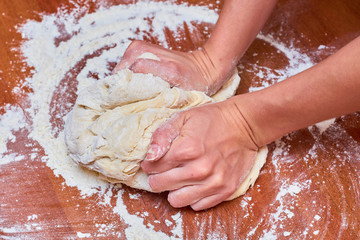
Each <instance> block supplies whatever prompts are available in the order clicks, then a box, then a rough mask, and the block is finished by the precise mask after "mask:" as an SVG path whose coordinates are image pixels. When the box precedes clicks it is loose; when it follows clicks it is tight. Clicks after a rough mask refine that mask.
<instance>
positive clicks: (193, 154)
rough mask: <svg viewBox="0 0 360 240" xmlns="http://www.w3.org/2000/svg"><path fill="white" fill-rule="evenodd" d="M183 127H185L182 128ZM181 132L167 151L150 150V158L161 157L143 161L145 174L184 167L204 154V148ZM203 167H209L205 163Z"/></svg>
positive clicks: (159, 149)
mask: <svg viewBox="0 0 360 240" xmlns="http://www.w3.org/2000/svg"><path fill="white" fill-rule="evenodd" d="M185 127H186V126H184V127H183V128H185ZM182 132H183V129H182V130H181V133H180V134H181V135H179V136H178V137H176V138H175V140H173V141H172V143H171V147H170V149H169V150H166V149H161V148H156V147H155V149H156V150H151V154H149V157H150V158H151V157H152V158H153V159H157V158H156V157H154V156H155V155H157V156H160V155H162V157H160V158H159V159H158V160H151V161H143V163H142V167H143V170H144V171H145V172H146V173H148V174H157V173H162V172H165V171H169V170H170V169H172V168H175V167H179V166H184V164H185V163H186V162H189V161H192V160H196V159H198V158H201V156H203V154H204V152H205V148H204V146H203V145H201V144H199V143H198V141H197V140H196V139H195V138H194V137H192V136H188V135H185V136H184V135H183V133H182ZM185 132H186V131H185ZM165 141H166V140H165ZM167 142H169V141H167ZM152 149H153V147H152ZM161 151H164V152H165V153H164V154H162V152H161ZM159 152H160V153H159ZM153 153H154V154H153ZM204 166H210V165H209V164H206V163H205V164H204ZM206 168H207V167H206ZM197 171H198V170H197ZM202 172H204V170H202Z"/></svg>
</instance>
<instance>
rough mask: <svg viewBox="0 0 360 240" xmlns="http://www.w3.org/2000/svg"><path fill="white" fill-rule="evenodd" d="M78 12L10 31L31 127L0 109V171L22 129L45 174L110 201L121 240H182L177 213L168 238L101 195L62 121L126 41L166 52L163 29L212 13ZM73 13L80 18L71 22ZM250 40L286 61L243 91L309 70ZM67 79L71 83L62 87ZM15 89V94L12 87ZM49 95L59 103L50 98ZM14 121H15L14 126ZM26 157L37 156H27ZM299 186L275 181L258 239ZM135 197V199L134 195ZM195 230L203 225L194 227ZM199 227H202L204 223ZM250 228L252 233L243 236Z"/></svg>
mask: <svg viewBox="0 0 360 240" xmlns="http://www.w3.org/2000/svg"><path fill="white" fill-rule="evenodd" d="M85 9H86V7H77V8H75V9H73V10H72V11H71V12H67V11H64V10H61V9H59V13H57V14H52V15H42V16H41V17H42V20H41V21H39V22H38V21H33V20H30V21H27V22H26V23H24V24H23V25H21V26H18V31H19V32H20V33H21V34H22V36H23V39H24V42H23V44H22V46H21V49H20V51H21V53H22V55H23V56H24V58H25V62H26V63H27V65H28V66H29V67H32V68H33V71H32V76H30V77H28V78H27V79H26V80H25V83H24V84H25V85H28V86H29V87H31V89H32V90H33V92H32V93H31V94H29V96H28V98H29V101H30V108H29V109H26V112H25V114H28V116H30V119H32V122H31V123H28V122H27V120H26V117H25V116H24V112H23V111H22V109H20V108H18V107H16V106H10V105H8V106H6V109H5V110H6V111H5V112H6V114H5V115H3V116H1V118H0V133H1V134H0V136H1V138H0V154H1V162H0V168H1V166H4V165H6V164H8V163H10V162H12V161H21V160H23V159H24V156H21V155H20V154H17V153H11V152H9V149H8V148H7V145H8V143H9V142H14V141H15V140H16V137H15V135H14V134H13V133H14V132H16V131H20V130H21V129H24V128H26V129H27V130H28V131H29V132H30V135H29V137H30V138H31V139H33V140H35V141H36V142H38V143H39V144H40V145H41V146H42V147H43V148H44V151H45V154H46V155H45V157H42V161H44V162H45V163H46V165H47V166H49V167H50V168H51V169H52V170H53V172H54V174H55V175H56V176H61V177H63V178H64V180H65V184H66V185H67V186H71V187H76V188H77V189H78V190H79V191H80V192H81V195H82V196H83V197H84V198H86V197H88V196H93V195H94V194H95V195H99V196H101V198H100V197H99V198H100V199H103V200H102V201H103V204H107V205H109V206H112V205H111V204H110V199H111V198H112V197H115V198H116V199H117V200H116V204H115V206H114V207H113V212H114V213H115V214H118V215H119V216H120V217H121V219H122V220H123V222H124V223H125V224H126V225H127V226H128V227H127V228H126V229H125V234H126V237H127V238H128V239H182V238H184V236H183V219H182V216H181V214H180V212H177V213H176V214H174V215H173V216H172V219H171V221H170V220H167V222H166V224H167V225H168V226H171V227H172V230H171V231H170V232H171V234H170V235H169V234H165V233H163V232H160V231H156V230H154V229H155V228H154V227H153V226H152V225H151V224H149V223H145V221H144V219H143V218H142V217H141V215H140V214H135V215H134V214H130V213H129V212H128V209H127V206H126V205H125V203H124V201H123V190H120V191H118V192H117V193H116V196H113V195H112V193H111V191H109V188H112V187H113V186H112V185H110V184H109V183H107V182H104V181H102V180H101V179H99V178H98V177H97V175H96V174H92V173H90V172H88V171H84V170H83V169H81V168H79V167H78V166H77V165H75V164H74V163H73V162H72V161H71V159H70V158H69V157H68V156H67V154H66V148H65V143H64V133H63V123H64V119H66V116H67V114H68V112H69V111H70V110H71V108H72V106H73V103H74V101H75V100H74V97H76V91H75V89H77V91H79V90H80V89H83V88H84V87H86V86H89V85H92V84H93V83H94V82H95V81H96V80H97V79H99V78H103V77H105V76H108V75H109V74H111V70H112V69H111V68H112V66H114V63H116V62H118V61H119V60H120V59H121V56H122V55H123V53H124V51H125V50H126V48H127V47H128V45H129V44H130V43H131V41H132V40H133V39H143V38H145V37H148V36H149V33H151V36H152V37H155V38H156V39H157V40H158V42H159V43H160V44H161V45H163V46H164V47H168V44H167V41H166V35H165V29H167V31H171V32H172V34H173V35H174V37H175V39H176V38H181V37H180V35H177V33H178V32H179V29H180V30H183V28H184V26H185V24H184V23H186V27H187V28H189V31H190V32H192V31H198V30H197V29H196V24H198V23H204V22H205V23H209V24H215V23H216V21H217V18H218V14H217V12H216V11H214V10H211V9H209V8H208V7H205V6H189V5H186V4H182V5H176V4H174V3H166V2H157V3H156V2H138V3H135V4H130V5H118V6H111V7H99V8H98V9H97V10H96V11H95V12H93V13H86V10H85ZM79 12H85V13H86V14H84V15H83V16H82V17H79V16H80V14H79ZM258 38H259V39H261V40H263V41H265V42H267V43H268V44H271V45H272V46H274V47H275V48H277V49H278V50H279V51H280V52H281V53H282V54H284V55H285V56H286V57H287V58H288V59H289V64H288V67H286V68H285V69H282V70H276V71H277V72H276V74H275V75H271V74H272V71H270V70H269V69H267V68H265V67H261V66H257V67H256V71H257V72H256V74H257V75H258V76H259V77H263V78H264V80H266V81H264V84H263V85H262V86H256V87H251V88H250V91H256V90H259V89H261V88H264V87H267V86H269V85H271V84H273V83H275V82H278V81H281V80H284V79H285V78H287V77H289V76H291V75H294V74H296V73H297V72H300V71H302V70H304V69H306V68H308V67H311V66H312V65H313V62H312V61H311V60H310V58H309V57H308V56H306V55H304V54H302V53H300V52H299V51H297V50H296V49H295V48H293V47H292V46H288V45H286V44H284V43H281V42H279V41H277V40H276V39H274V38H273V37H272V36H270V35H262V34H260V35H259V36H258ZM180 40H181V39H180ZM16 51H17V50H16ZM79 62H80V63H82V66H81V67H79V65H78V64H79ZM75 73H76V75H74V74H75ZM68 78H71V79H73V80H74V81H73V82H71V83H70V82H67V81H66V79H68ZM64 79H65V80H64ZM75 80H76V81H75ZM59 86H60V87H59ZM14 91H15V90H14ZM16 91H19V90H18V89H16ZM55 93H56V94H57V96H60V97H61V99H58V100H56V99H55V100H54V99H53V97H54V94H55ZM14 119H16V121H15V122H14V121H13V120H14ZM54 122H56V123H54ZM321 131H325V129H322V130H321ZM277 146H278V147H277V150H276V151H278V152H279V154H278V156H280V155H281V153H283V152H284V151H285V150H284V149H283V148H282V146H283V145H281V144H278V145H277ZM34 154H37V152H36V151H34ZM33 158H35V156H34V157H32V159H33ZM307 188H308V185H307V184H306V182H303V183H301V184H300V183H284V184H283V186H282V187H281V191H280V192H279V193H278V198H277V199H276V201H277V202H278V203H279V204H280V207H279V210H278V212H276V213H274V215H273V216H272V217H273V218H274V219H272V220H273V222H274V225H273V226H272V227H271V228H270V229H269V231H268V232H265V233H264V235H263V236H264V238H266V236H270V235H271V234H272V231H275V230H276V228H277V227H278V225H280V224H281V221H282V220H284V219H286V218H291V217H292V214H293V213H291V212H290V211H291V209H290V208H287V207H286V206H285V205H284V204H282V199H283V198H284V197H285V196H296V195H297V194H298V193H299V192H300V191H301V190H302V189H307ZM133 197H134V196H133ZM138 197H140V196H135V197H134V198H138ZM250 200H251V199H250ZM243 201H244V202H243V203H242V204H241V206H242V207H250V206H249V205H248V204H247V202H248V201H249V199H246V198H244V200H243ZM284 214H286V215H284ZM28 218H29V219H28V220H29V221H32V222H33V221H36V220H37V216H36V215H30V216H29V217H28ZM0 221H1V219H0ZM32 224H33V223H32ZM199 225H200V226H202V225H203V224H201V223H199ZM29 226H30V225H29ZM29 226H24V227H23V229H20V228H21V227H20V226H14V227H12V228H3V229H2V231H4V232H14V231H15V232H16V231H24V229H25V230H26V228H30V229H32V228H36V229H41V226H38V225H36V224H35V225H34V224H33V225H31V226H30V227H29ZM96 227H97V228H98V235H92V234H90V233H85V232H77V237H78V238H93V237H97V236H104V235H101V234H104V232H106V231H107V230H109V229H110V228H111V227H110V226H106V225H97V226H96ZM203 227H204V228H206V226H203ZM201 231H202V230H200V233H201ZM255 231H256V228H254V229H253V230H252V232H250V233H249V237H250V236H251V235H252V234H253V233H254V232H255ZM285 234H287V233H285ZM271 236H272V235H271ZM203 237H204V238H207V239H216V238H221V236H219V235H218V233H214V234H213V235H209V234H208V233H207V235H206V236H205V235H204V236H203ZM270 238H271V237H270Z"/></svg>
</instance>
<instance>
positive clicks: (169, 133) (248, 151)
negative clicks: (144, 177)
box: [141, 100, 258, 210]
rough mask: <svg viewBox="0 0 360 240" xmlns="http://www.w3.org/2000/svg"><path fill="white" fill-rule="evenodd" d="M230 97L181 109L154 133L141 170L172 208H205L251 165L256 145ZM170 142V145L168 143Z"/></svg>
mask: <svg viewBox="0 0 360 240" xmlns="http://www.w3.org/2000/svg"><path fill="white" fill-rule="evenodd" d="M249 131H251V130H250V129H249V128H248V125H247V122H246V120H245V119H243V117H242V115H241V114H239V110H238V108H237V107H236V106H235V104H234V103H232V102H231V101H230V100H227V101H224V102H221V103H214V104H208V105H205V106H201V107H196V108H193V109H190V110H188V111H184V112H180V113H178V114H177V115H175V116H174V117H173V118H172V119H170V120H169V121H167V122H165V123H164V124H163V125H162V126H160V127H159V128H158V129H157V130H156V131H155V132H154V134H153V136H152V140H151V144H150V149H149V151H148V154H147V156H146V158H145V160H144V161H143V162H142V165H141V167H142V169H143V170H144V171H145V172H146V173H148V174H150V177H149V184H150V187H151V188H152V190H153V191H155V192H162V191H170V193H169V196H168V201H169V202H170V204H171V205H172V206H173V207H184V206H187V205H190V206H191V207H192V208H193V209H194V210H202V209H206V208H209V207H212V206H215V205H217V204H219V203H220V202H222V201H224V200H226V199H227V198H228V197H230V196H231V195H232V194H233V193H234V192H235V191H236V190H237V188H238V187H239V185H240V184H241V183H242V182H243V180H244V179H245V178H246V176H247V175H248V173H249V171H250V169H251V168H252V166H253V164H254V160H255V155H256V153H257V149H258V147H257V145H256V144H255V143H254V142H253V141H252V138H251V136H250V135H251V133H250V132H249ZM170 144H171V147H170Z"/></svg>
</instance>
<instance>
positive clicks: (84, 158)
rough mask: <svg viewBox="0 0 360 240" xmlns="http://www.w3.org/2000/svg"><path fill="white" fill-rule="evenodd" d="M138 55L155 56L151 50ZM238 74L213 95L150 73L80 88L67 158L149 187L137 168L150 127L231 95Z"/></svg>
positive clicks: (68, 133)
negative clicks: (181, 112)
mask: <svg viewBox="0 0 360 240" xmlns="http://www.w3.org/2000/svg"><path fill="white" fill-rule="evenodd" d="M140 57H141V58H151V59H154V60H158V58H157V57H156V56H154V55H153V54H149V53H147V54H143V55H141V56H140ZM239 82H240V78H239V76H238V74H237V73H235V74H234V75H233V76H232V77H231V79H230V80H229V81H228V82H227V83H226V84H225V85H224V87H223V88H222V89H221V90H220V91H219V92H218V93H216V94H215V95H213V96H212V97H209V96H207V95H206V94H204V93H203V92H199V91H185V90H182V89H180V88H177V87H172V88H171V87H170V85H169V84H168V83H167V82H165V81H163V80H162V79H161V78H159V77H154V76H153V75H151V74H141V73H133V72H131V71H130V70H127V69H126V70H122V71H120V72H118V73H116V74H114V75H111V76H108V77H106V78H104V79H102V80H98V81H97V82H96V83H95V84H93V85H91V86H89V87H87V88H85V89H82V90H80V92H79V94H78V98H77V101H76V104H75V106H74V108H73V110H72V111H71V113H70V114H69V116H68V119H67V122H66V125H65V140H66V145H67V147H68V151H69V155H70V157H71V158H72V159H73V160H74V161H75V162H76V163H78V164H80V165H82V166H84V167H86V168H88V169H91V170H94V171H96V172H99V173H100V175H101V176H102V177H104V178H106V179H107V180H108V181H110V182H118V183H124V184H126V185H128V186H131V187H134V188H139V189H144V190H147V191H151V188H150V186H149V184H148V176H147V175H146V174H145V173H144V172H143V171H142V170H141V168H140V163H141V161H142V160H143V159H144V157H145V155H146V152H147V150H148V146H149V143H150V138H151V135H152V133H153V132H154V131H155V129H156V128H157V127H158V126H159V125H160V124H161V123H163V122H165V121H166V120H168V119H169V118H170V117H171V115H172V114H174V113H175V112H179V111H183V110H186V109H189V108H192V107H195V106H199V105H202V104H205V103H211V102H217V101H223V100H225V99H227V98H229V97H231V96H233V95H234V93H235V91H236V89H237V86H238V84H239ZM264 151H265V150H263V151H261V152H260V153H259V154H258V157H257V160H256V163H255V165H254V167H253V169H252V170H251V172H250V174H249V176H248V177H247V179H246V180H245V181H244V183H243V184H242V185H241V186H240V188H239V190H238V191H237V192H236V196H235V195H233V196H232V197H231V198H235V197H237V196H239V195H241V194H243V193H245V192H246V190H247V189H248V188H249V187H250V185H252V184H253V183H254V182H255V180H256V178H257V176H258V174H259V171H260V169H261V167H262V165H263V164H264V162H265V159H266V154H267V153H265V152H264Z"/></svg>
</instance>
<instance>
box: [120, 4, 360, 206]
mask: <svg viewBox="0 0 360 240" xmlns="http://www.w3.org/2000/svg"><path fill="white" fill-rule="evenodd" d="M275 4H276V1H274V0H252V1H247V0H226V1H225V4H224V7H223V9H222V12H221V14H220V18H219V20H218V22H217V24H216V26H215V29H214V31H213V33H212V35H211V37H210V38H209V40H208V41H207V42H206V43H205V44H204V46H203V48H202V49H201V50H197V51H193V52H188V53H183V52H177V51H170V50H166V49H163V48H161V47H159V46H154V45H151V44H149V43H145V42H142V41H135V42H133V43H132V44H131V45H130V46H129V48H128V49H127V51H126V52H125V54H124V56H123V58H122V60H121V62H120V63H119V64H118V66H117V67H116V68H115V70H114V71H118V70H120V69H123V68H130V69H131V70H133V71H135V72H143V73H152V74H154V75H156V76H160V77H162V78H164V79H165V80H166V81H168V82H169V83H170V84H171V85H173V86H179V87H182V88H184V89H196V90H200V91H205V92H206V93H208V94H211V93H214V92H216V91H217V90H218V89H219V88H220V87H221V85H222V84H223V83H224V82H225V81H226V79H227V78H228V77H229V75H230V74H231V72H232V70H233V69H234V68H235V66H236V63H237V62H238V60H239V59H240V58H241V56H242V55H243V54H244V52H245V51H246V49H247V48H248V46H249V45H250V44H251V42H252V41H253V39H254V38H255V37H256V35H257V33H258V32H259V31H260V29H261V28H262V26H263V25H264V23H265V21H266V19H267V18H268V17H269V15H270V13H271V11H272V9H273V7H274V5H275ZM234 22H236V23H238V24H231V23H234ZM144 52H151V53H154V54H155V55H157V56H159V58H160V60H161V61H160V62H158V61H153V60H149V59H136V58H137V57H138V56H139V55H140V54H142V53H144ZM359 55H360V37H358V38H356V39H354V40H353V41H352V42H350V43H349V44H348V45H347V46H345V47H344V48H342V49H341V50H339V51H338V52H337V53H336V54H334V55H333V56H331V57H329V58H328V59H326V60H324V61H323V62H321V63H319V64H317V65H315V66H314V67H312V68H310V69H308V70H306V71H304V72H302V73H299V74H297V75H295V76H293V77H291V78H289V79H287V80H285V81H283V82H281V83H278V84H275V85H273V86H271V87H269V88H266V89H264V90H261V91H257V92H253V93H247V94H242V95H238V96H234V97H232V98H230V99H228V100H226V101H224V102H220V103H214V104H208V105H205V106H201V107H197V108H194V109H191V110H188V111H184V112H181V113H179V114H176V115H175V116H174V117H173V118H172V119H170V120H169V121H167V122H166V123H164V124H163V125H162V126H160V127H159V128H158V129H157V130H156V131H155V132H154V134H153V136H152V140H151V144H150V147H149V152H148V154H147V156H146V158H145V159H144V161H143V162H142V165H141V167H142V169H143V170H144V171H145V172H146V173H148V174H150V177H149V184H150V186H151V188H152V190H153V191H155V192H162V191H169V195H168V201H169V202H170V204H171V205H172V206H173V207H184V206H188V205H189V206H191V207H192V208H193V209H194V210H203V209H206V208H210V207H213V206H215V205H217V204H219V203H221V202H222V201H224V200H226V199H227V198H228V197H229V196H230V195H232V193H234V192H235V191H236V189H237V187H238V186H239V185H240V184H241V182H242V181H243V180H244V179H245V177H246V176H247V175H248V173H249V171H250V169H251V167H252V165H253V163H254V159H255V155H256V152H257V150H258V148H259V147H261V146H264V145H266V144H268V143H271V142H272V141H274V140H276V139H278V138H279V137H281V136H283V135H285V134H287V133H289V132H292V131H295V130H298V129H301V128H303V127H306V126H309V125H312V124H314V123H317V122H320V121H323V120H326V119H329V118H333V117H337V116H341V115H344V114H347V113H351V112H354V111H357V110H359V109H360V94H358V89H360V77H359V76H360V61H359V60H358V56H359ZM289 89H291V91H289Z"/></svg>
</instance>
